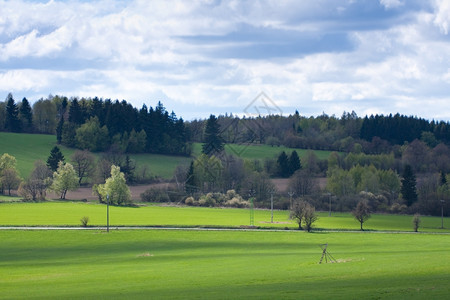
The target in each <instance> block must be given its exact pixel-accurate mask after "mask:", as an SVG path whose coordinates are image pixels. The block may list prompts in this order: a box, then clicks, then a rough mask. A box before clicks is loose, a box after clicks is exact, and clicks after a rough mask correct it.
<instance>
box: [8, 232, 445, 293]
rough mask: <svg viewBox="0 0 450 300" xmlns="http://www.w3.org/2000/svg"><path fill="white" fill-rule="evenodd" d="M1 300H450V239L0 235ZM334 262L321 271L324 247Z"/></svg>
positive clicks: (376, 235)
mask: <svg viewBox="0 0 450 300" xmlns="http://www.w3.org/2000/svg"><path fill="white" fill-rule="evenodd" d="M0 240H1V241H2V242H1V243H0V291H1V292H0V299H21V298H22V299H23V298H26V299H68V298H70V299H111V298H112V299H125V298H126V299H448V296H449V295H450V285H449V284H448V283H449V280H450V264H449V262H450V252H449V251H448V248H449V246H450V239H449V238H448V236H442V235H434V234H419V235H417V234H381V233H312V234H308V233H304V232H298V231H284V232H255V231H220V232H217V231H191V230H184V231H183V230H148V231H147V230H134V231H133V230H128V231H127V230H113V231H110V232H109V233H105V232H102V231H98V230H91V231H73V230H72V231H63V230H58V231H53V230H51V231H40V230H38V231H21V230H19V231H17V230H9V231H5V230H3V231H0ZM324 243H328V244H329V246H328V250H329V252H330V253H331V254H332V255H333V257H334V258H335V259H336V260H337V261H338V263H328V264H320V265H319V264H318V262H319V259H320V257H321V249H320V247H319V245H320V244H324Z"/></svg>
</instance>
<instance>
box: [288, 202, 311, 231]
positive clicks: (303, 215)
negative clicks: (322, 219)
mask: <svg viewBox="0 0 450 300" xmlns="http://www.w3.org/2000/svg"><path fill="white" fill-rule="evenodd" d="M290 217H291V219H294V220H295V222H296V223H297V224H298V229H299V230H301V229H302V223H304V225H305V230H307V231H308V232H310V231H311V229H312V224H313V223H314V222H315V221H317V215H316V209H315V208H314V206H312V205H311V204H309V203H308V202H306V201H303V200H302V201H296V202H295V203H294V204H293V205H292V209H291V215H290Z"/></svg>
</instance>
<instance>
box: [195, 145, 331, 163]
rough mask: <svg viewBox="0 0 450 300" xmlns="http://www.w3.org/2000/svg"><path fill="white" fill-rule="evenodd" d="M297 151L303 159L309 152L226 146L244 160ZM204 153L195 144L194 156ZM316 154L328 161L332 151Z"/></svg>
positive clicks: (292, 149) (260, 146)
mask: <svg viewBox="0 0 450 300" xmlns="http://www.w3.org/2000/svg"><path fill="white" fill-rule="evenodd" d="M294 150H295V151H297V154H298V156H299V157H300V158H301V157H303V156H304V155H305V154H306V152H307V151H308V150H306V149H295V148H288V147H284V146H280V147H276V146H275V147H272V146H269V145H245V144H227V145H225V151H226V152H227V153H228V154H231V155H235V156H238V157H240V158H243V159H262V160H264V159H266V158H276V157H277V156H278V155H279V154H280V153H281V151H285V152H286V153H287V154H288V155H290V154H291V152H292V151H294ZM201 151H202V144H201V143H194V144H193V149H192V153H193V155H194V156H198V155H200V153H201ZM314 153H315V154H316V155H317V157H318V158H319V159H328V156H330V153H331V151H322V150H314Z"/></svg>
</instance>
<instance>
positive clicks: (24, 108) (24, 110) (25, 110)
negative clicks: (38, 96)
mask: <svg viewBox="0 0 450 300" xmlns="http://www.w3.org/2000/svg"><path fill="white" fill-rule="evenodd" d="M19 119H20V121H21V123H22V130H23V131H24V132H31V131H32V129H33V113H32V112H31V106H30V103H29V102H28V100H27V98H23V99H22V103H21V104H20V107H19Z"/></svg>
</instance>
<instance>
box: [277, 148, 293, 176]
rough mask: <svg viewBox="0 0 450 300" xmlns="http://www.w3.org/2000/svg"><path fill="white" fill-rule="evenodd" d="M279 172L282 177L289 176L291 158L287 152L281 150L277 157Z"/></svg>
mask: <svg viewBox="0 0 450 300" xmlns="http://www.w3.org/2000/svg"><path fill="white" fill-rule="evenodd" d="M277 164H278V173H279V175H280V176H281V177H289V173H290V168H289V158H288V156H287V154H286V152H284V151H283V152H281V153H280V155H279V156H278V159H277Z"/></svg>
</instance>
